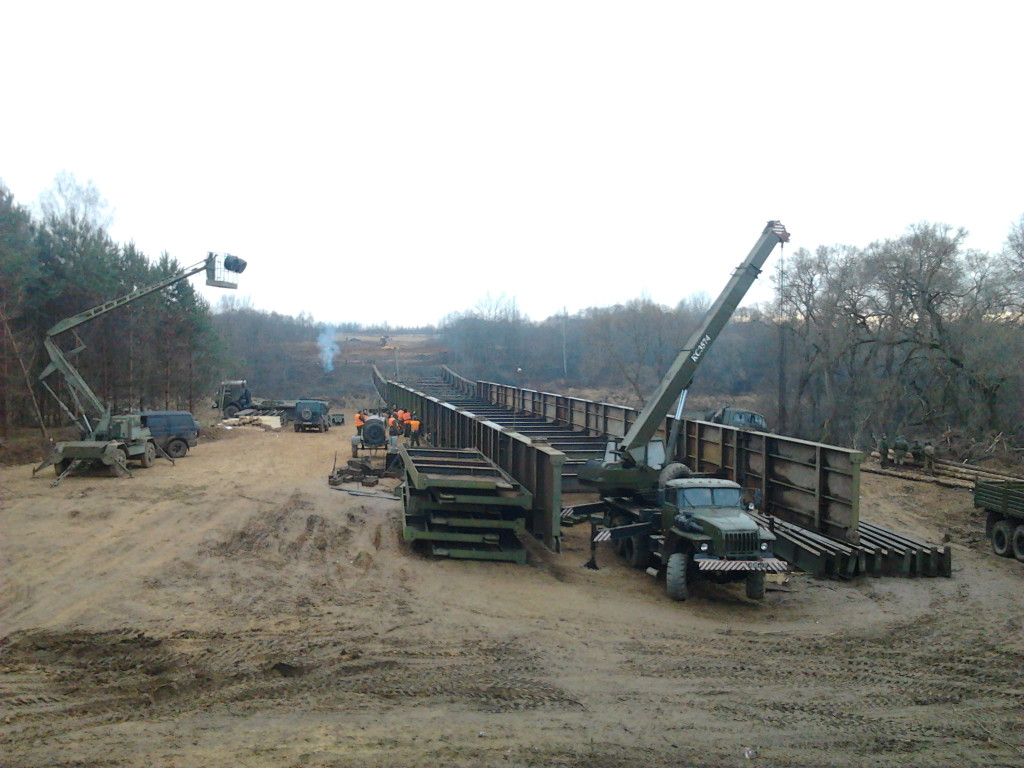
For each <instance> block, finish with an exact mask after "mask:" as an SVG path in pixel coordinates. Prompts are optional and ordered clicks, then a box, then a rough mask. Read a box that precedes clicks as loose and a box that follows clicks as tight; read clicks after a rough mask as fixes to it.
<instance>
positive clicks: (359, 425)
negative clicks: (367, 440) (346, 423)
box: [356, 411, 366, 435]
mask: <svg viewBox="0 0 1024 768" xmlns="http://www.w3.org/2000/svg"><path fill="white" fill-rule="evenodd" d="M365 423H366V417H364V416H363V412H362V411H356V434H357V435H361V434H363V424H365Z"/></svg>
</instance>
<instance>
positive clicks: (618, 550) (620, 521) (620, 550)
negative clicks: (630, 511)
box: [612, 516, 629, 557]
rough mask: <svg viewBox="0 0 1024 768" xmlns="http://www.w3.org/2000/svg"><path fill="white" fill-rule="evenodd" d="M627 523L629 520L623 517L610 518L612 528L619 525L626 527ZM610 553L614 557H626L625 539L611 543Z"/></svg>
mask: <svg viewBox="0 0 1024 768" xmlns="http://www.w3.org/2000/svg"><path fill="white" fill-rule="evenodd" d="M627 523H629V520H628V519H627V518H625V517H621V516H619V517H613V518H612V527H613V528H618V527H619V526H620V525H626V524H627ZM612 551H613V552H614V553H615V554H616V555H619V557H625V556H626V540H625V539H615V540H614V541H613V542H612Z"/></svg>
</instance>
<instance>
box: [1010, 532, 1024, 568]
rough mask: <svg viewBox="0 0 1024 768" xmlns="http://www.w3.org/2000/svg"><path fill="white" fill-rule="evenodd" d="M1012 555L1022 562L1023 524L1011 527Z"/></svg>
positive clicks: (1023, 558) (1023, 561)
mask: <svg viewBox="0 0 1024 768" xmlns="http://www.w3.org/2000/svg"><path fill="white" fill-rule="evenodd" d="M1012 546H1013V556H1014V557H1016V558H1017V559H1018V560H1020V561H1021V562H1022V563H1024V525H1018V526H1017V527H1016V528H1014V529H1013V540H1012Z"/></svg>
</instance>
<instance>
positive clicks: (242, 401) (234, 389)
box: [212, 379, 298, 424]
mask: <svg viewBox="0 0 1024 768" xmlns="http://www.w3.org/2000/svg"><path fill="white" fill-rule="evenodd" d="M297 403H298V400H275V399H271V398H266V397H253V396H252V392H251V391H250V390H249V382H247V381H245V380H244V379H233V380H230V381H222V382H221V383H220V384H219V385H218V386H217V391H216V392H215V393H214V395H213V406H212V407H214V408H216V409H218V410H219V411H220V412H221V415H223V417H224V418H225V419H233V418H234V417H235V416H238V415H243V416H248V415H250V414H256V415H259V416H280V417H281V423H282V424H283V423H286V422H288V421H291V420H293V419H294V418H295V406H296V404H297Z"/></svg>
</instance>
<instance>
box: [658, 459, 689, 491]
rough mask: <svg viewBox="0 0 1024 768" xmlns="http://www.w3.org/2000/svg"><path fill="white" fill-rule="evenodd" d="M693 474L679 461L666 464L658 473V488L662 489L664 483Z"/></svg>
mask: <svg viewBox="0 0 1024 768" xmlns="http://www.w3.org/2000/svg"><path fill="white" fill-rule="evenodd" d="M692 474H693V472H691V471H690V468H689V467H688V466H686V465H685V464H683V463H682V462H681V461H673V462H672V463H671V464H666V465H665V466H664V467H662V468H661V472H659V473H658V487H659V488H664V487H665V483H667V482H668V481H669V480H676V479H678V478H680V477H689V476H690V475H692Z"/></svg>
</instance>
